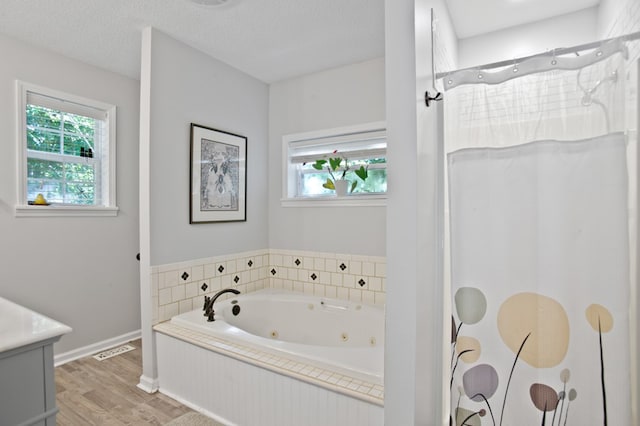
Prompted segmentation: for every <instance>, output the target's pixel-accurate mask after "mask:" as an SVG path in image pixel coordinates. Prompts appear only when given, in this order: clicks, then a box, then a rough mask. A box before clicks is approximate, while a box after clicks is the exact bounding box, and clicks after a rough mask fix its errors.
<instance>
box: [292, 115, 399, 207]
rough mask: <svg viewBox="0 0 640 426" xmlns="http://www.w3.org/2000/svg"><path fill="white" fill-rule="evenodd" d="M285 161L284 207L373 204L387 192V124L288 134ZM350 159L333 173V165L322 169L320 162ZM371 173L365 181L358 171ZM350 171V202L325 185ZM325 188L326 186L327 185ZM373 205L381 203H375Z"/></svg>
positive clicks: (369, 124)
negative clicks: (356, 172) (330, 167)
mask: <svg viewBox="0 0 640 426" xmlns="http://www.w3.org/2000/svg"><path fill="white" fill-rule="evenodd" d="M283 152H284V153H285V158H284V159H283V162H284V164H285V170H284V173H283V174H284V179H283V194H284V200H283V201H284V204H285V205H286V204H287V202H292V205H300V202H301V201H305V200H306V201H313V202H314V203H313V205H318V203H316V201H327V202H329V203H331V204H332V205H333V204H335V203H336V202H337V203H345V202H346V203H347V204H358V203H362V204H372V200H380V199H383V198H385V194H386V192H387V160H386V152H387V138H386V128H385V123H384V122H376V123H368V124H364V125H357V126H349V127H343V128H338V129H330V130H322V131H315V132H308V133H300V134H294V135H287V136H285V137H284V138H283ZM337 157H339V158H342V159H346V162H345V161H342V162H341V163H340V167H339V168H338V169H337V170H332V171H331V172H330V170H329V162H327V163H325V164H324V166H323V167H322V168H321V169H320V170H318V169H317V168H316V167H314V164H316V161H317V160H328V159H330V158H337ZM361 166H362V167H364V168H365V169H366V170H367V178H366V179H365V180H364V181H363V180H362V179H360V178H359V177H358V176H357V175H356V174H355V173H354V171H355V170H357V169H359V168H360V167H361ZM346 168H348V170H347V174H346V177H345V178H346V179H347V180H349V181H350V183H349V188H351V185H352V184H355V187H354V188H353V191H351V192H349V197H348V201H347V200H345V199H342V200H336V197H335V196H334V195H335V192H334V190H333V189H331V188H330V187H329V188H327V187H326V185H324V184H325V183H326V182H327V179H330V180H334V178H339V177H340V176H342V172H344V171H345V169H346ZM323 185H324V186H323ZM373 204H380V202H376V201H374V202H373Z"/></svg>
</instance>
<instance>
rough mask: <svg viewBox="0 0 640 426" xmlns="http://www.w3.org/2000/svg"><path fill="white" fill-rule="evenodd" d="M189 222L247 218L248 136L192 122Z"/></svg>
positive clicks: (226, 220) (231, 220)
mask: <svg viewBox="0 0 640 426" xmlns="http://www.w3.org/2000/svg"><path fill="white" fill-rule="evenodd" d="M190 174H191V183H190V186H189V193H190V200H189V223H208V222H235V221H245V220H247V203H246V198H247V138H246V137H245V136H240V135H235V134H233V133H229V132H223V131H221V130H216V129H212V128H209V127H205V126H200V125H198V124H194V123H191V173H190Z"/></svg>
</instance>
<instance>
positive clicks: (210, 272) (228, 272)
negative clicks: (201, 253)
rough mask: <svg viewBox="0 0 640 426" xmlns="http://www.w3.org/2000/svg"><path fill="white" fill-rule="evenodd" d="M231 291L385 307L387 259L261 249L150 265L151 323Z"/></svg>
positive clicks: (199, 306) (193, 307)
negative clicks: (268, 290) (267, 291)
mask: <svg viewBox="0 0 640 426" xmlns="http://www.w3.org/2000/svg"><path fill="white" fill-rule="evenodd" d="M230 287H232V288H236V289H238V290H240V291H241V292H242V293H249V292H252V291H256V290H261V289H263V288H275V289H285V290H290V291H296V292H301V293H305V294H312V295H315V296H321V297H329V298H336V299H343V300H349V301H354V302H360V303H367V304H371V305H384V304H385V288H386V259H385V258H384V257H378V256H358V255H350V254H334V253H322V252H309V251H297V250H278V249H265V250H257V251H248V252H242V253H236V254H230V255H225V256H218V257H212V258H206V259H198V260H192V261H188V262H180V263H172V264H165V265H159V266H154V267H152V270H151V293H152V294H151V297H152V306H153V324H157V323H159V322H162V321H166V320H169V319H170V318H171V317H173V316H175V315H178V314H180V313H184V312H188V311H191V310H193V309H198V308H201V307H202V305H203V301H204V296H205V295H206V296H211V295H212V294H215V293H216V292H217V291H219V290H221V289H223V288H230ZM228 297H232V295H223V296H221V299H224V298H228Z"/></svg>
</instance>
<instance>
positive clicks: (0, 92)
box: [0, 36, 140, 353]
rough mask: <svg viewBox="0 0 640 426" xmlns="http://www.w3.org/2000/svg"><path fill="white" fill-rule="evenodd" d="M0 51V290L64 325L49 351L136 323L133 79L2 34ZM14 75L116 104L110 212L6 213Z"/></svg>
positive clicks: (11, 182)
mask: <svg viewBox="0 0 640 426" xmlns="http://www.w3.org/2000/svg"><path fill="white" fill-rule="evenodd" d="M0 56H1V57H2V66H0V271H1V272H2V276H1V277H0V296H2V297H5V298H7V299H10V300H13V301H15V302H17V303H19V304H21V305H24V306H26V307H28V308H30V309H33V310H36V311H38V312H41V313H43V314H45V315H47V316H50V317H52V318H54V319H56V320H59V321H61V322H63V323H65V324H67V325H69V326H71V327H72V328H73V332H72V333H71V334H68V335H66V336H64V337H63V338H62V340H61V341H60V342H59V343H57V344H56V345H55V351H56V353H62V352H67V351H71V350H74V349H78V348H80V347H83V346H87V345H90V344H93V343H96V342H100V341H102V340H105V339H109V338H112V337H115V336H119V335H122V334H125V333H129V332H132V331H135V330H138V329H139V328H140V307H139V306H140V305H139V304H140V298H139V288H138V262H137V261H136V259H135V255H136V253H137V252H138V231H137V229H138V184H137V172H138V96H139V93H138V92H139V84H138V82H137V81H135V80H132V79H129V78H126V77H123V76H120V75H117V74H114V73H111V72H107V71H104V70H101V69H98V68H95V67H92V66H89V65H86V64H83V63H80V62H77V61H74V60H71V59H68V58H66V57H63V56H60V55H57V54H54V53H51V52H47V51H44V50H41V49H38V48H35V47H32V46H30V45H27V44H24V43H22V42H18V41H16V40H13V39H10V38H7V37H5V36H0ZM16 79H20V80H23V81H26V82H30V83H34V84H37V85H41V86H45V87H49V88H52V89H56V90H60V91H63V92H67V93H70V94H75V95H79V96H83V97H87V98H91V99H96V100H99V101H102V102H106V103H110V104H113V105H116V106H117V125H118V128H117V197H118V199H117V204H118V206H119V207H120V212H119V213H118V216H117V217H102V218H87V217H78V218H65V217H59V218H54V217H52V218H27V217H25V218H16V217H15V216H14V207H15V205H16V202H17V189H16V185H17V183H16V173H17V172H16V149H17V141H16V138H17V134H16V124H15V123H16V102H15V99H16V95H15V80H16Z"/></svg>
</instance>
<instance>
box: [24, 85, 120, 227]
mask: <svg viewBox="0 0 640 426" xmlns="http://www.w3.org/2000/svg"><path fill="white" fill-rule="evenodd" d="M29 93H31V94H32V95H34V96H35V97H40V98H41V97H49V98H55V99H57V100H60V101H61V102H62V103H65V102H68V103H69V110H68V112H71V113H77V112H78V111H79V109H78V108H80V110H82V109H85V110H87V109H94V110H96V111H100V112H101V113H103V114H104V115H105V116H106V117H105V118H106V121H107V122H108V126H107V132H108V138H107V139H108V140H107V143H108V145H109V146H108V148H107V149H104V150H103V153H102V155H103V156H104V157H106V158H102V159H101V164H102V167H101V173H102V176H101V179H100V182H101V193H102V194H101V203H102V204H100V205H69V204H58V205H54V204H52V205H50V206H32V205H29V204H28V202H27V158H28V155H27V131H26V129H27V115H26V106H27V96H28V94H29ZM16 106H17V108H16V134H17V135H18V137H17V167H16V169H17V185H16V187H17V191H18V192H17V198H16V200H17V205H16V206H15V215H16V217H47V216H117V214H118V210H119V209H118V207H117V205H116V129H117V126H116V107H115V105H111V104H107V103H104V102H100V101H96V100H93V99H88V98H84V97H81V96H76V95H72V94H69V93H65V92H61V91H58V90H54V89H49V88H46V87H42V86H38V85H35V84H31V83H26V82H24V81H20V80H16ZM66 110H67V109H66V108H65V111H66ZM94 118H96V117H95V116H94ZM105 172H106V173H108V178H107V179H105V174H106V173H105Z"/></svg>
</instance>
